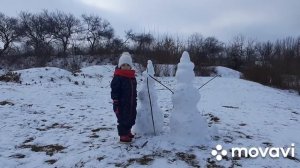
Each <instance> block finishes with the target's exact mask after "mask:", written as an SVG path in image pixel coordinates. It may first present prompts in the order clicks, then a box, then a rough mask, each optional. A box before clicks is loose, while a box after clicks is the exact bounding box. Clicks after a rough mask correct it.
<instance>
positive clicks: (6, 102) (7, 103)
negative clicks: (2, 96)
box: [0, 100, 15, 106]
mask: <svg viewBox="0 0 300 168" xmlns="http://www.w3.org/2000/svg"><path fill="white" fill-rule="evenodd" d="M0 105H1V106H5V105H10V106H14V105H15V104H14V103H12V102H9V101H6V100H5V101H2V102H0Z"/></svg>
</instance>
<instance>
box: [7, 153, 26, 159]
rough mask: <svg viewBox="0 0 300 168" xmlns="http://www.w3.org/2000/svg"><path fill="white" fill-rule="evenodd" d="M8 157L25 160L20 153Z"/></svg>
mask: <svg viewBox="0 0 300 168" xmlns="http://www.w3.org/2000/svg"><path fill="white" fill-rule="evenodd" d="M9 157H11V158H16V159H23V158H25V155H23V154H21V153H16V154H13V155H11V156H9Z"/></svg>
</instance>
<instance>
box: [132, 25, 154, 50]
mask: <svg viewBox="0 0 300 168" xmlns="http://www.w3.org/2000/svg"><path fill="white" fill-rule="evenodd" d="M126 38H127V39H130V40H131V41H132V42H133V43H134V44H135V45H136V46H135V47H136V50H138V51H141V50H149V49H150V46H151V44H152V43H153V42H154V37H153V35H152V34H150V33H140V34H138V33H133V31H132V30H128V31H126Z"/></svg>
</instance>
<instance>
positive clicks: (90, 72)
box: [79, 65, 115, 77]
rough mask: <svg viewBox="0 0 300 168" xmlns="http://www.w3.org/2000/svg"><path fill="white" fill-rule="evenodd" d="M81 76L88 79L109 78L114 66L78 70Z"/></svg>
mask: <svg viewBox="0 0 300 168" xmlns="http://www.w3.org/2000/svg"><path fill="white" fill-rule="evenodd" d="M80 71H81V72H80V73H79V74H82V75H86V76H89V77H99V76H103V77H111V76H112V75H113V72H114V71H115V66H114V65H94V66H89V67H85V68H82V69H80Z"/></svg>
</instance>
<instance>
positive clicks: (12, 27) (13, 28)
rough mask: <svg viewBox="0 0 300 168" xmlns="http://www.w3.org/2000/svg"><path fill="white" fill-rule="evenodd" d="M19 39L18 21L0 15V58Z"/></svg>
mask: <svg viewBox="0 0 300 168" xmlns="http://www.w3.org/2000/svg"><path fill="white" fill-rule="evenodd" d="M19 37H20V32H19V23H18V20H17V19H16V18H12V17H7V16H5V15H4V14H3V13H0V41H1V42H2V43H3V48H0V57H1V56H2V55H3V54H4V53H5V52H6V51H7V50H8V49H9V48H10V46H11V44H12V43H13V42H14V41H17V40H18V39H19Z"/></svg>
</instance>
